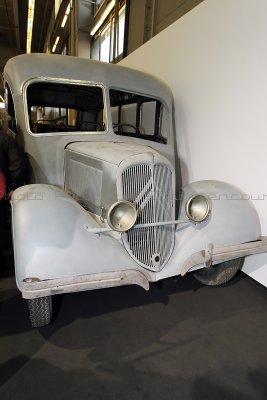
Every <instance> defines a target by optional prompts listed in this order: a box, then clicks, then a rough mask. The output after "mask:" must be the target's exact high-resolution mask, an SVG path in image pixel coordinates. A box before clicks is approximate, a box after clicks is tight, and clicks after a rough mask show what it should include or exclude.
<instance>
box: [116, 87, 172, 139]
mask: <svg viewBox="0 0 267 400" xmlns="http://www.w3.org/2000/svg"><path fill="white" fill-rule="evenodd" d="M111 90H116V91H119V92H124V93H129V94H133V95H137V96H141V97H144V98H149V99H150V101H151V102H152V101H156V112H155V120H154V129H155V132H157V133H159V131H160V129H161V127H160V113H158V109H157V108H158V106H157V105H158V104H159V103H160V104H161V108H162V107H163V109H164V108H165V112H166V116H167V121H166V124H167V125H166V132H167V134H166V137H165V136H162V135H159V134H149V135H145V134H144V135H143V134H141V133H131V132H127V133H118V132H115V131H114V126H113V118H112V107H118V108H119V115H118V123H120V117H121V116H120V113H121V107H122V105H115V106H111V96H110V91H111ZM108 96H109V108H110V117H111V127H112V131H113V133H114V135H116V136H124V137H134V138H137V139H141V140H149V141H153V142H156V143H161V144H164V145H166V144H169V140H170V139H169V137H170V136H169V135H170V112H169V109H168V106H167V104H166V102H165V101H164V100H163V99H162V98H159V97H157V96H153V95H151V94H148V93H144V92H137V91H132V90H130V89H122V88H119V87H115V86H110V87H109V88H108ZM150 101H145V100H144V101H142V100H141V99H140V100H139V101H137V102H136V103H129V104H136V109H137V111H136V120H137V118H138V117H139V121H141V120H142V115H141V106H142V104H144V103H149V102H150ZM161 112H162V111H161ZM138 114H139V116H138ZM157 120H158V122H157ZM137 128H140V127H137Z"/></svg>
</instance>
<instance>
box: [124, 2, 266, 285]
mask: <svg viewBox="0 0 267 400" xmlns="http://www.w3.org/2000/svg"><path fill="white" fill-rule="evenodd" d="M266 43H267V1H266V0H253V1H252V0H205V1H204V2H203V3H201V4H200V5H198V6H197V7H196V8H194V9H193V10H192V11H190V12H189V13H188V14H186V15H185V16H184V17H182V18H181V19H179V20H178V21H176V22H175V23H174V24H172V25H171V26H169V27H168V28H167V29H165V30H164V31H163V32H161V33H160V34H158V35H157V36H155V37H154V38H153V39H152V40H150V41H149V42H147V43H146V44H145V45H143V46H142V47H141V48H139V49H138V50H136V51H135V52H133V53H132V54H130V55H129V56H128V57H127V58H126V59H124V60H123V61H122V62H121V64H123V65H127V66H129V67H133V68H136V69H140V70H143V71H145V72H149V73H152V74H154V75H156V76H158V77H159V78H161V79H163V80H164V81H166V82H167V83H168V84H169V86H171V88H172V90H173V95H174V101H175V110H176V111H175V119H176V135H177V142H178V152H179V155H180V159H181V163H182V177H183V183H187V182H189V181H196V180H201V179H218V180H223V181H227V182H230V183H233V184H235V185H237V186H239V187H240V188H241V189H242V190H243V191H244V192H245V193H247V194H249V195H250V196H251V198H252V201H253V203H254V204H255V207H256V209H257V211H258V214H259V216H260V221H261V225H262V234H263V235H267V180H266V175H267V47H266ZM258 198H259V199H258ZM243 270H244V271H245V272H246V273H248V274H249V275H250V276H251V277H253V278H254V279H256V280H258V281H259V282H261V283H262V284H263V285H265V286H267V254H264V255H257V256H253V257H249V258H247V259H246V262H245V265H244V268H243Z"/></svg>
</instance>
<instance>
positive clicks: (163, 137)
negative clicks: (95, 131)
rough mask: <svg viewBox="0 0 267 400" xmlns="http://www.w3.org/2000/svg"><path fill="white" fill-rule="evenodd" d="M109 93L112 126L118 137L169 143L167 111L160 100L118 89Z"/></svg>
mask: <svg viewBox="0 0 267 400" xmlns="http://www.w3.org/2000/svg"><path fill="white" fill-rule="evenodd" d="M109 93H110V106H111V117H112V125H113V130H114V132H115V133H116V134H117V135H125V136H133V137H138V138H142V139H147V140H153V141H157V142H161V143H167V137H168V134H167V133H168V129H167V127H168V118H167V111H166V107H165V106H164V104H163V103H162V102H161V101H160V100H158V99H155V98H153V97H150V96H147V95H140V94H136V93H131V92H125V91H121V90H116V89H111V90H110V92H109Z"/></svg>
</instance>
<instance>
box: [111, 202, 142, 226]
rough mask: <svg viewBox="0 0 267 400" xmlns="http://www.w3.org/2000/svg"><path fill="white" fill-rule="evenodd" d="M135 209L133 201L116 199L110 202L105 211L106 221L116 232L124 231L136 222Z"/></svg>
mask: <svg viewBox="0 0 267 400" xmlns="http://www.w3.org/2000/svg"><path fill="white" fill-rule="evenodd" d="M136 218H137V211H136V207H135V205H134V204H133V203H130V202H129V201H124V200H122V201H117V202H116V203H114V204H112V206H111V207H110V208H109V210H108V212H107V222H108V224H109V226H110V227H111V229H114V230H115V231H117V232H126V231H128V230H129V229H131V228H132V227H133V225H134V224H135V222H136Z"/></svg>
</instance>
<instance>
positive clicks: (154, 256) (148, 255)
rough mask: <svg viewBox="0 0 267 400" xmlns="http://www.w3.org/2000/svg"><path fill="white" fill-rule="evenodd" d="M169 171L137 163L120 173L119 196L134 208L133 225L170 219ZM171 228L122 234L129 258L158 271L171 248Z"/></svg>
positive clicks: (170, 178)
mask: <svg viewBox="0 0 267 400" xmlns="http://www.w3.org/2000/svg"><path fill="white" fill-rule="evenodd" d="M172 174H173V171H172V170H171V169H170V168H169V166H168V165H165V164H163V163H155V164H153V163H138V164H135V165H131V166H128V167H127V168H126V169H124V171H123V172H122V176H121V179H122V195H123V198H124V199H125V200H128V201H131V202H132V203H134V204H135V205H136V207H137V211H138V217H137V222H136V224H145V223H151V222H152V223H153V222H163V221H171V220H173V216H174V199H173V176H172ZM174 231H175V226H174V225H165V226H164V225H163V226H158V227H148V228H136V229H134V228H133V229H130V230H129V231H128V232H125V233H124V234H123V235H122V240H123V243H124V246H125V248H126V249H127V251H128V252H129V253H130V255H131V256H132V257H133V258H134V259H135V261H137V262H138V264H140V265H142V266H143V267H144V268H147V269H149V270H152V271H160V270H161V269H162V268H163V267H164V265H165V263H166V262H167V261H168V259H169V257H170V255H171V253H172V249H173V246H174Z"/></svg>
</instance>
